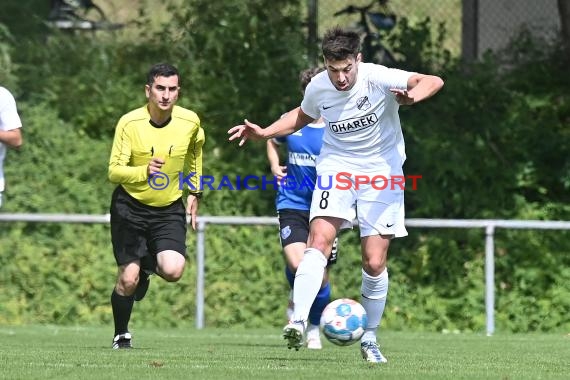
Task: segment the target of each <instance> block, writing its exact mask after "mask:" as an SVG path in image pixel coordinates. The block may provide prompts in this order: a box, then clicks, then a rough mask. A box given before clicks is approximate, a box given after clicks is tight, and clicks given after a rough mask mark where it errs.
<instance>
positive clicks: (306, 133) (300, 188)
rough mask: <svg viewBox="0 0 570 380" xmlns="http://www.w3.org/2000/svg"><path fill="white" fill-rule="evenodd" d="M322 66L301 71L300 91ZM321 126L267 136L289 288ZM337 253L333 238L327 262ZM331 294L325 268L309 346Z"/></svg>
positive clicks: (316, 343)
mask: <svg viewBox="0 0 570 380" xmlns="http://www.w3.org/2000/svg"><path fill="white" fill-rule="evenodd" d="M323 70H324V68H311V69H307V70H304V71H303V72H302V73H301V75H300V80H301V88H302V90H303V92H304V91H305V88H306V87H307V85H308V84H309V82H310V81H311V78H312V77H313V76H314V75H316V74H318V73H319V72H321V71H323ZM324 126H325V125H324V123H323V122H322V120H318V121H316V122H315V123H312V124H308V125H307V126H305V127H304V128H302V129H300V130H299V131H297V132H295V133H293V134H291V135H289V136H284V137H278V138H275V139H270V140H267V158H268V160H269V163H270V165H271V172H272V173H273V175H274V176H275V177H276V178H277V180H278V182H279V183H280V184H281V186H280V187H279V190H278V192H277V197H276V200H275V203H276V208H277V213H278V216H279V228H280V237H281V246H282V247H283V254H284V256H285V264H286V265H285V276H286V277H287V281H288V282H289V285H290V287H291V289H293V283H294V281H295V273H296V271H297V267H298V266H299V263H300V262H301V259H302V258H303V254H304V251H305V249H306V248H307V238H308V236H309V210H310V209H311V199H312V197H313V189H314V187H315V185H316V178H317V172H316V168H315V162H316V158H317V156H318V155H319V153H320V151H321V145H322V139H323V132H324ZM280 146H285V147H286V148H287V156H288V157H287V166H281V164H280V161H279V148H280ZM336 257H337V241H336V240H335V243H334V245H333V248H332V253H331V256H330V257H329V261H328V265H329V266H330V265H332V264H334V263H335V262H336ZM330 294H331V287H330V284H329V280H328V271H325V274H324V277H323V282H322V285H321V288H320V290H319V292H318V294H317V297H316V298H315V301H314V302H313V306H312V307H311V310H310V312H309V324H308V326H307V339H306V345H307V348H309V349H317V350H318V349H321V348H322V344H321V338H320V331H319V322H320V319H321V314H322V312H323V310H324V308H325V307H326V306H327V304H328V303H329V302H330ZM292 298H293V297H292V292H290V296H289V306H288V309H287V316H288V318H289V319H290V318H291V316H292V314H293V301H292Z"/></svg>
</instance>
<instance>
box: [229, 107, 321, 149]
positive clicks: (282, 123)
mask: <svg viewBox="0 0 570 380" xmlns="http://www.w3.org/2000/svg"><path fill="white" fill-rule="evenodd" d="M313 121H314V119H313V118H312V117H310V116H308V115H307V114H306V113H304V112H303V110H301V107H297V108H295V109H294V110H291V111H289V112H287V114H286V115H285V116H283V117H282V118H280V119H279V120H277V121H275V122H274V123H273V124H271V125H270V126H269V127H267V128H261V127H260V126H259V125H257V124H254V123H252V122H250V121H248V120H247V119H246V120H244V124H241V125H236V126H235V127H233V128H231V129H230V130H229V131H228V134H229V135H230V137H229V140H230V141H233V140H235V139H240V141H239V146H242V145H243V144H245V142H246V141H247V140H249V139H251V140H261V139H270V138H272V137H280V136H287V135H290V134H291V133H293V132H295V131H297V130H299V129H301V128H303V127H304V126H305V125H307V124H310V123H312V122H313Z"/></svg>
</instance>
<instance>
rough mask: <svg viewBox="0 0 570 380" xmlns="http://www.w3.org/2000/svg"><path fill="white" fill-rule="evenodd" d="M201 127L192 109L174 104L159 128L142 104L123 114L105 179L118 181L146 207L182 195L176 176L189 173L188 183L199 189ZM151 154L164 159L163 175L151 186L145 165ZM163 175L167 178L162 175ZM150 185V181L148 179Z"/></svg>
mask: <svg viewBox="0 0 570 380" xmlns="http://www.w3.org/2000/svg"><path fill="white" fill-rule="evenodd" d="M204 141H205V136H204V130H203V129H202V128H201V127H200V119H199V118H198V115H196V114H195V113H194V112H192V111H190V110H188V109H185V108H182V107H179V106H174V108H173V110H172V118H171V120H170V122H169V123H168V124H166V125H164V126H162V127H156V126H153V125H152V124H151V123H150V114H149V112H148V110H147V107H146V105H145V106H144V107H141V108H138V109H136V110H133V111H131V112H129V113H127V114H125V115H124V116H123V117H121V119H120V120H119V122H118V123H117V127H116V129H115V137H114V139H113V147H112V149H111V158H110V159H109V180H110V181H111V182H113V183H118V184H121V185H122V186H123V187H124V188H125V190H126V191H127V192H128V193H129V194H130V195H131V196H132V197H134V198H135V199H137V200H138V201H139V202H141V203H144V204H146V205H149V206H158V207H160V206H167V205H169V204H171V203H172V202H174V201H175V200H177V199H178V198H180V197H181V196H182V189H181V186H180V178H181V177H182V178H183V179H184V178H187V177H186V176H188V174H189V173H196V174H194V175H192V176H191V177H189V178H190V180H189V182H191V183H192V185H193V186H194V189H192V188H190V191H201V189H200V185H199V179H200V178H201V176H202V146H203V145H204ZM152 157H160V158H162V159H164V160H165V164H164V165H163V166H162V168H161V173H163V174H164V175H165V176H164V178H161V180H160V181H159V182H158V183H160V185H161V186H160V187H163V186H164V185H166V186H164V188H161V189H158V188H157V186H153V187H151V185H150V184H149V180H148V172H147V167H148V164H149V162H150V160H151V158H152ZM166 176H167V177H166ZM151 184H152V182H151Z"/></svg>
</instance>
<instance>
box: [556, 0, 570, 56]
mask: <svg viewBox="0 0 570 380" xmlns="http://www.w3.org/2000/svg"><path fill="white" fill-rule="evenodd" d="M558 13H559V14H560V26H561V30H562V33H561V34H562V42H563V43H564V48H565V49H566V58H567V59H568V61H570V0H558Z"/></svg>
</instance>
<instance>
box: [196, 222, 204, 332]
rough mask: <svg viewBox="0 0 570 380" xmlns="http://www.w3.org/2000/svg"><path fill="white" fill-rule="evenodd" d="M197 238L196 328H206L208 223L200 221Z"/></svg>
mask: <svg viewBox="0 0 570 380" xmlns="http://www.w3.org/2000/svg"><path fill="white" fill-rule="evenodd" d="M197 229H198V231H197V236H196V328H197V329H202V328H204V288H205V275H204V263H205V256H206V255H205V254H204V252H205V241H206V238H205V235H206V222H203V221H200V220H199V219H198V226H197Z"/></svg>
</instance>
